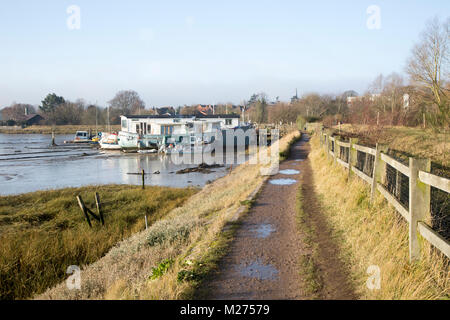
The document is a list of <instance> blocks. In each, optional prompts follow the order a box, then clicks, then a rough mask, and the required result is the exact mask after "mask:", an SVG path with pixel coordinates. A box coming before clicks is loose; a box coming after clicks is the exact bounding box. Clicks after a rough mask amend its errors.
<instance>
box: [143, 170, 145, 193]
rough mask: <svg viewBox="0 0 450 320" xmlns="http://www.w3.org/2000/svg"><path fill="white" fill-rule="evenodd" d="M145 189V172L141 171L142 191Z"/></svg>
mask: <svg viewBox="0 0 450 320" xmlns="http://www.w3.org/2000/svg"><path fill="white" fill-rule="evenodd" d="M144 189H145V171H144V169H142V190H144Z"/></svg>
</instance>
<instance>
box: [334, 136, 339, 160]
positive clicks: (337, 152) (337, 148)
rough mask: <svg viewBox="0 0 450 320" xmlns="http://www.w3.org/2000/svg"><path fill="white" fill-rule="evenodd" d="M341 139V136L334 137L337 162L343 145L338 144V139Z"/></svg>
mask: <svg viewBox="0 0 450 320" xmlns="http://www.w3.org/2000/svg"><path fill="white" fill-rule="evenodd" d="M340 140H341V137H339V136H335V137H334V163H336V162H337V159H338V158H339V153H340V151H341V147H340V146H339V145H338V144H337V143H338V141H340Z"/></svg>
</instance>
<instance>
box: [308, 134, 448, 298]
mask: <svg viewBox="0 0 450 320" xmlns="http://www.w3.org/2000/svg"><path fill="white" fill-rule="evenodd" d="M312 144H313V151H312V152H311V154H310V159H311V165H312V167H313V173H314V184H315V186H316V192H317V194H318V196H319V198H320V199H321V202H322V205H323V208H324V209H325V214H326V216H327V219H328V221H329V223H330V225H332V226H333V228H334V231H333V233H334V236H335V237H336V239H338V240H337V241H339V242H340V243H341V247H342V250H341V251H342V257H341V258H342V260H343V261H345V262H346V263H347V265H348V268H349V269H350V270H351V273H352V277H353V281H354V284H355V288H356V289H357V294H358V295H359V296H360V297H361V298H362V299H449V298H450V273H449V260H448V259H446V258H445V257H443V256H440V255H439V254H437V253H436V250H432V248H431V247H430V245H429V244H428V243H427V242H426V241H425V242H424V246H425V250H423V251H422V256H421V260H420V262H417V263H413V264H410V263H409V252H408V226H407V223H405V222H404V221H403V218H402V217H401V216H400V215H399V214H398V213H396V211H395V209H394V208H392V207H390V206H389V205H388V204H387V202H386V200H384V198H383V196H382V195H380V194H379V193H377V197H376V199H375V201H374V203H373V204H370V202H369V199H370V189H369V187H368V185H366V184H365V183H364V182H362V181H361V180H360V179H359V178H357V177H354V176H353V177H352V178H351V179H349V180H347V175H348V174H347V172H346V171H345V170H344V169H343V168H342V167H341V166H339V165H336V164H334V165H332V164H331V163H330V162H328V160H327V157H326V156H325V154H324V151H323V149H322V148H319V142H318V137H317V136H314V138H313V139H312ZM343 190H344V191H343ZM371 265H375V266H378V267H379V269H380V271H381V287H380V289H378V290H377V289H374V290H370V289H369V288H368V287H367V285H366V282H367V281H368V278H369V274H368V273H367V272H368V268H369V266H371Z"/></svg>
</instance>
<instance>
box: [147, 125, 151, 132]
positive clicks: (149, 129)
mask: <svg viewBox="0 0 450 320" xmlns="http://www.w3.org/2000/svg"><path fill="white" fill-rule="evenodd" d="M147 133H148V134H151V133H152V126H151V125H150V124H149V125H147Z"/></svg>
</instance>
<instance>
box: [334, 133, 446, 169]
mask: <svg viewBox="0 0 450 320" xmlns="http://www.w3.org/2000/svg"><path fill="white" fill-rule="evenodd" d="M334 129H336V130H337V129H338V127H335V128H334ZM341 130H342V131H345V132H348V133H352V134H356V135H357V136H358V137H359V138H360V139H361V142H362V143H366V144H372V145H375V144H376V143H377V142H378V143H382V144H387V145H389V148H390V149H393V150H397V151H400V152H402V153H403V154H404V155H410V156H416V157H423V158H430V159H431V160H432V161H434V162H436V163H438V164H440V165H444V166H446V167H450V152H449V150H450V133H437V132H434V131H433V130H431V129H427V130H424V129H421V128H410V127H381V126H380V127H375V126H361V125H358V126H356V125H351V124H345V125H342V126H341Z"/></svg>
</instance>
